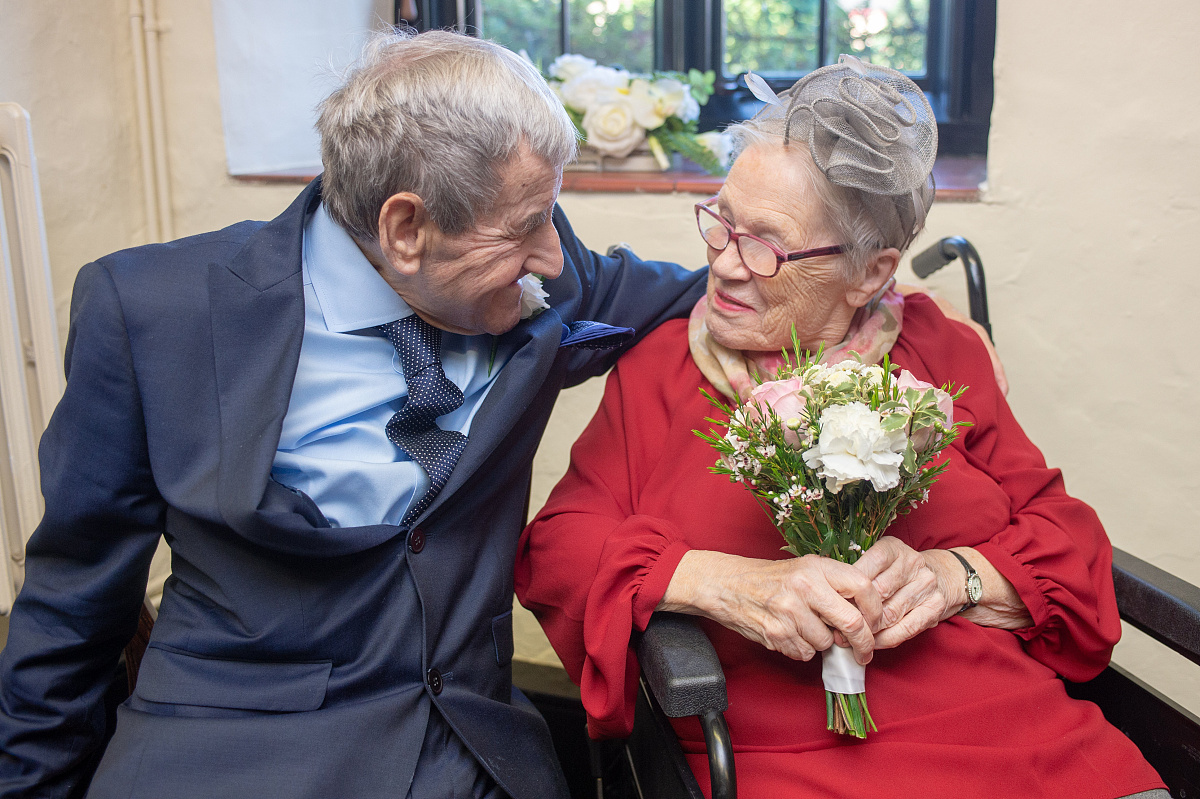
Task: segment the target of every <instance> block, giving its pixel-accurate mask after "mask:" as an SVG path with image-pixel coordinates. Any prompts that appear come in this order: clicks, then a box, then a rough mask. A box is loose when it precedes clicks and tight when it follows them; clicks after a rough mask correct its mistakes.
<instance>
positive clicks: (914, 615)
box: [854, 535, 967, 649]
mask: <svg viewBox="0 0 1200 799" xmlns="http://www.w3.org/2000/svg"><path fill="white" fill-rule="evenodd" d="M938 551H940V550H938ZM927 554H928V553H924V552H917V551H916V550H915V549H913V548H912V547H910V546H909V545H908V544H905V543H904V542H903V541H901V540H900V539H899V538H895V537H893V536H890V535H887V536H884V537H882V538H880V539H879V540H878V541H876V542H875V544H874V545H873V546H872V547H871V548H870V549H868V550H867V551H866V552H865V553H863V556H862V557H861V558H859V559H858V562H857V563H855V564H854V567H855V568H856V569H858V570H860V571H861V572H862V573H863V574H864V575H866V576H867V577H869V578H870V579H871V581H872V584H873V585H874V586H875V590H876V591H878V592H879V596H880V597H881V598H882V599H883V620H882V623H881V624H880V628H879V631H878V632H877V633H876V634H875V648H876V649H890V648H892V647H894V646H898V645H900V644H902V643H904V642H905V641H907V640H909V639H910V638H913V637H914V636H916V635H917V634H918V633H921V632H924V631H925V630H928V629H929V628H930V627H933V626H934V625H936V624H938V623H939V622H941V621H942V620H943V619H947V618H949V617H950V616H953V615H954V614H955V613H956V612H958V609H959V608H960V607H962V605H963V604H965V603H966V601H967V600H966V579H965V575H964V579H963V580H962V581H961V582H962V583H963V585H962V594H963V596H962V597H961V598H960V597H958V596H957V595H956V594H955V593H954V592H953V591H952V588H953V585H954V584H953V582H952V581H951V580H950V579H949V577H948V576H939V573H938V571H935V570H934V568H933V567H931V565H930V560H929V558H927V557H926V555H927ZM947 556H948V557H950V558H951V559H953V556H951V555H949V554H948V553H947ZM956 562H957V561H956ZM933 563H934V565H935V566H938V567H939V568H940V565H941V564H940V563H939V562H938V561H937V560H934V561H933ZM959 571H962V567H961V566H959Z"/></svg>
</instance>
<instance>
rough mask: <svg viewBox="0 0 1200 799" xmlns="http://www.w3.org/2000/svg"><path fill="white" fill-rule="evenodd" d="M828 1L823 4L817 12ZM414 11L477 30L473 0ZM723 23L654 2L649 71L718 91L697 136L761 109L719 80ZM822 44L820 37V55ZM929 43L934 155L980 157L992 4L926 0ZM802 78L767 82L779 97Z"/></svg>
mask: <svg viewBox="0 0 1200 799" xmlns="http://www.w3.org/2000/svg"><path fill="white" fill-rule="evenodd" d="M830 1H831V0H821V2H822V8H823V7H824V4H825V3H826V2H830ZM400 6H401V0H396V2H395V8H396V17H395V18H396V19H397V20H399V18H400V17H399V10H400ZM416 6H417V10H418V14H419V17H418V20H417V22H416V25H415V27H417V29H418V30H430V29H433V28H454V27H459V28H460V29H462V30H465V31H467V32H471V31H474V30H478V16H477V10H476V2H475V0H416ZM460 9H461V11H462V13H463V19H462V20H461V21H460V20H459V11H460ZM823 17H824V15H823V14H822V18H823ZM724 19H725V17H724V9H723V3H722V0H656V2H655V17H654V22H655V24H654V39H655V47H654V50H655V52H654V64H655V67H656V68H657V69H671V70H679V71H681V72H686V71H687V70H688V69H691V68H696V69H700V70H713V71H714V72H715V73H716V76H717V81H716V87H715V89H716V92H715V94H714V95H713V97H712V98H710V99H709V101H708V104H707V105H705V107H704V108H703V109H702V110H701V114H700V128H701V129H702V130H712V129H716V128H721V127H723V126H724V125H726V124H728V123H730V122H734V121H737V120H741V119H746V118H748V117H750V116H752V115H753V114H754V112H755V111H756V110H757V109H758V107H759V105H761V104H760V103H759V102H758V101H757V100H755V99H754V97H753V96H752V95H751V94H750V92H749V90H748V89H746V88H745V83H744V82H742V81H740V80H739V79H736V78H727V77H726V76H725V74H724V61H723V54H724V40H725V30H724ZM567 31H568V25H567V24H566V18H565V13H564V18H563V24H562V25H560V33H559V35H560V41H561V43H562V45H563V46H564V51H565V50H566V47H565V44H566V37H567ZM822 33H823V32H822ZM824 39H825V37H824V36H823V35H820V40H821V42H822V44H821V47H822V50H823V49H824ZM927 42H928V44H927V51H926V71H925V75H924V76H921V77H915V78H914V81H915V82H916V83H917V85H918V86H920V87H921V88H922V89H923V90H924V91H925V94H926V96H927V97H928V98H929V102H930V105H931V106H933V110H934V114H935V115H936V116H937V119H938V138H939V146H938V152H939V154H942V155H986V153H987V140H988V131H989V127H990V122H991V113H992V96H993V79H992V62H993V59H994V56H995V49H996V0H929V29H928V31H927ZM803 74H804V73H796V74H795V75H789V76H787V77H786V78H779V79H775V80H772V81H770V82H771V83H772V84H773V86H774V88H776V89H777V90H782V89H785V88H787V87H788V86H789V85H791V83H792V82H794V81H795V80H798V79H799V78H801V77H802V76H803Z"/></svg>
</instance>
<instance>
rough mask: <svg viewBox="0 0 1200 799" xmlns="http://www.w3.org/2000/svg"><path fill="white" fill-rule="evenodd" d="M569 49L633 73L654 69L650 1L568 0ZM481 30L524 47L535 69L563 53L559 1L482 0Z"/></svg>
mask: <svg viewBox="0 0 1200 799" xmlns="http://www.w3.org/2000/svg"><path fill="white" fill-rule="evenodd" d="M569 1H570V7H569V8H570V14H569V15H568V18H569V20H570V27H569V30H568V35H569V39H570V45H569V46H570V50H569V51H570V52H573V53H579V54H580V55H585V56H588V57H589V58H594V59H596V61H598V62H599V63H601V64H607V65H609V66H622V67H624V68H625V69H628V70H631V71H634V72H649V71H650V70H651V69H653V68H654V0H582V2H581V0H569ZM480 6H481V8H482V11H483V13H482V20H481V24H480V28H481V35H483V36H485V37H487V38H488V39H492V40H493V41H497V42H499V43H500V44H503V45H504V46H505V47H508V48H509V49H511V50H515V51H520V50H524V51H525V52H527V53H528V54H529V57H530V59H531V60H532V61H533V63H534V64H536V65H537V66H538V67H539V68H540V69H542V70H545V68H546V67H547V66H549V65H550V62H551V61H553V60H554V59H555V58H557V57H558V56H560V55H562V53H563V51H562V46H561V45H562V42H561V39H560V36H559V25H560V21H561V19H562V0H487V2H486V3H481V4H480Z"/></svg>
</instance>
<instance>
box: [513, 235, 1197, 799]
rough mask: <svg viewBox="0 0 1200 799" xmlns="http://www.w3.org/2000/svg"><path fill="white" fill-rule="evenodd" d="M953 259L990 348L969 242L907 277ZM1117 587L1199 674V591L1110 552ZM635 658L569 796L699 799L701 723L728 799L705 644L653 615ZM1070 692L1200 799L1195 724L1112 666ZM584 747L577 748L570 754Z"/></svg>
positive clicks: (1133, 613) (716, 667) (564, 741)
mask: <svg viewBox="0 0 1200 799" xmlns="http://www.w3.org/2000/svg"><path fill="white" fill-rule="evenodd" d="M955 259H961V260H962V262H963V266H964V268H965V270H966V273H967V290H968V302H969V310H970V314H971V318H972V319H974V320H975V321H976V322H978V323H979V324H980V325H982V326H983V327H984V329H985V330H987V332H988V335H989V336H990V335H991V325H990V323H989V318H988V309H987V292H986V287H985V283H984V276H983V264H982V262H981V260H980V258H979V253H978V252H976V250H975V248H974V247H973V246H971V243H970V242H968V241H967V240H966V239H963V238H960V237H951V238H945V239H942V240H941V241H939V242H938V243H937V244H935V245H934V246H933V247H931V248H929V249H928V250H926V251H924V252H922V253H920V254H919V255H917V256H915V257H914V258H913V271H914V272H916V274H917V275H918V277H921V278H925V277H928V276H929V275H930V274H932V273H933V272H935V271H937V270H938V269H940V268H941V267H942V266H945V265H946V264H948V263H950V262H951V261H953V260H955ZM1113 579H1114V583H1115V586H1116V595H1117V605H1118V608H1119V609H1120V613H1121V618H1122V619H1123V620H1124V621H1126V622H1127V623H1128V624H1130V625H1132V626H1133V627H1135V628H1137V629H1139V630H1141V631H1143V632H1145V633H1146V634H1148V635H1149V636H1151V637H1152V638H1154V639H1155V640H1157V641H1159V642H1160V643H1162V644H1165V645H1166V646H1168V647H1170V648H1171V649H1173V650H1175V651H1176V652H1179V653H1180V654H1181V655H1183V656H1184V657H1186V658H1187V659H1189V660H1190V661H1192V662H1193V663H1196V664H1200V588H1198V587H1197V586H1194V585H1192V584H1190V583H1188V582H1186V581H1184V580H1181V579H1179V578H1178V577H1175V576H1173V575H1171V574H1169V573H1167V572H1165V571H1163V570H1162V569H1159V568H1158V567H1156V566H1153V565H1151V564H1149V563H1146V562H1145V561H1143V560H1140V559H1139V558H1136V557H1134V556H1133V555H1130V554H1129V553H1127V552H1124V551H1122V550H1120V549H1114V550H1113ZM637 652H638V658H639V661H640V663H641V669H642V677H641V682H640V685H639V687H638V699H637V710H636V721H635V724H634V730H633V733H632V734H631V735H630V737H629V738H627V739H626V740H624V741H617V742H612V741H592V740H590V739H589V740H588V741H587V747H588V749H587V751H588V755H587V756H586V758H587V761H586V762H587V764H588V765H587V766H586V768H587V769H588V771H589V772H590V775H589V778H588V779H586V780H575V783H576V784H577V785H580V786H586V787H585V788H581V789H579V790H577V791H576V793H577V795H579V796H581V797H582V796H585V795H588V796H595V797H597V799H626V797H629V798H631V799H632V797H637V799H644V797H656V798H663V799H673V798H674V797H678V798H679V799H703V796H704V795H703V793H702V792H701V790H700V786H699V783H698V782H697V780H696V777H695V775H694V774H693V773H692V771H691V769H690V768H689V766H688V763H687V761H686V759H685V758H684V754H683V750H682V748H681V747H680V745H679V741H678V740H677V739H676V737H675V732H674V729H673V728H672V727H671V723H670V718H672V717H675V718H678V717H683V716H698V717H699V719H700V723H701V726H702V728H703V730H704V736H705V741H706V743H707V748H708V753H709V776H710V782H711V794H712V797H713V799H735V797H736V796H737V775H736V769H735V767H734V759H733V748H732V743H731V741H730V738H729V730H728V727H727V726H726V724H725V719H724V715H723V713H724V711H725V710H726V709H727V708H728V698H727V695H726V691H725V675H724V673H723V672H722V670H721V664H720V661H719V660H718V659H717V655H716V652H715V650H714V649H713V647H712V644H711V643H710V642H709V640H708V638H707V636H706V635H705V634H704V632H703V631H702V630H701V629H700V627H699V626H697V625H696V624H695V621H694V620H693V619H692V618H690V617H688V616H681V615H677V614H671V613H661V612H660V613H656V614H654V616H653V617H652V618H651V621H650V624H649V626H648V627H647V628H646V630H645V632H644V633H643V634H642V635H641V637H640V640H639V641H638V642H637ZM518 682H520V681H518ZM531 687H532V686H531ZM1066 687H1067V691H1068V693H1069V694H1070V695H1072V696H1074V697H1076V698H1078V699H1087V700H1089V701H1092V702H1095V703H1096V704H1097V705H1098V706H1099V707H1100V709H1101V711H1102V712H1103V713H1104V715H1105V717H1106V718H1107V719H1108V720H1109V722H1110V723H1112V724H1113V725H1114V726H1116V727H1117V728H1118V729H1120V730H1121V731H1122V732H1123V733H1125V735H1126V736H1128V737H1129V738H1130V739H1131V740H1132V741H1133V742H1134V743H1135V744H1136V745H1137V746H1138V748H1139V749H1140V750H1141V751H1142V754H1143V755H1144V756H1145V758H1146V759H1147V760H1148V761H1149V762H1150V764H1151V765H1153V766H1154V767H1155V768H1156V769H1157V770H1158V772H1159V774H1160V775H1161V776H1162V778H1163V780H1164V782H1166V784H1167V786H1168V788H1169V789H1170V792H1171V795H1172V796H1173V797H1177V799H1186V798H1187V797H1200V717H1197V716H1196V715H1195V714H1193V713H1191V712H1190V711H1188V710H1187V709H1185V708H1183V707H1182V706H1180V705H1179V704H1178V703H1176V702H1175V701H1173V700H1171V699H1170V698H1169V697H1167V696H1165V695H1163V694H1162V693H1160V692H1159V691H1157V690H1155V689H1154V688H1152V687H1151V686H1149V685H1147V684H1146V683H1145V682H1143V681H1142V680H1140V679H1138V678H1137V677H1136V676H1134V675H1132V674H1130V673H1129V672H1128V671H1126V670H1125V669H1123V668H1121V667H1120V666H1117V665H1110V666H1109V667H1108V668H1107V669H1105V670H1104V672H1103V673H1102V674H1101V675H1100V676H1098V677H1096V678H1095V679H1094V680H1091V681H1090V682H1086V683H1078V684H1073V683H1067V684H1066ZM531 698H533V699H534V701H535V704H538V705H539V706H540V707H542V709H543V711H544V712H545V711H546V710H547V709H549V710H551V711H552V712H554V713H557V714H558V718H559V719H560V720H564V718H565V717H564V716H563V713H564V709H566V708H571V707H572V705H571V700H563V699H561V698H560V699H557V700H555V701H557V702H558V705H557V706H555V707H553V708H548V707H547V700H548V698H547V697H546V696H544V695H540V694H539V693H538V692H537V690H536V688H534V690H533V692H532V693H531ZM575 701H576V702H577V700H575ZM567 716H568V717H569V718H571V719H572V721H571V722H570V723H569V724H567V725H566V726H564V725H562V724H561V723H560V724H558V725H556V724H554V723H553V721H552V728H553V727H556V726H557V727H558V729H556V730H555V732H556V733H557V734H558V738H559V741H557V743H559V745H560V747H561V748H560V754H562V753H563V752H566V751H567V750H569V749H570V748H571V744H570V742H569V741H568V739H572V738H575V737H577V736H578V735H579V734H580V733H581V732H582V730H581V729H580V725H579V721H580V719H581V715H580V714H579V712H578V710H574V711H573V712H568V713H567ZM571 725H574V726H573V728H572V726H571ZM581 744H582V742H581V741H578V740H576V741H575V748H576V749H577V750H578V749H580V747H581ZM570 760H571V758H570V757H567V758H564V761H565V762H564V766H565V768H567V770H568V777H569V778H570V777H571V774H570V771H571V770H572V768H574V769H575V770H576V771H578V769H579V768H580V767H581V766H583V762H582V761H583V757H581V756H580V755H578V754H577V755H576V756H575V757H574V763H572V762H568V761H570ZM593 790H594V793H593V792H592V791H593Z"/></svg>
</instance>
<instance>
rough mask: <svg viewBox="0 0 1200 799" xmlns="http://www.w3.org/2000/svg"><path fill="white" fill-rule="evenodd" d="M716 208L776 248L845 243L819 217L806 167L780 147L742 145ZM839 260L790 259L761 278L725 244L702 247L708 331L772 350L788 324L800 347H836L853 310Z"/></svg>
mask: <svg viewBox="0 0 1200 799" xmlns="http://www.w3.org/2000/svg"><path fill="white" fill-rule="evenodd" d="M804 157H807V156H804ZM716 210H717V211H718V213H720V215H721V216H722V217H724V219H725V220H726V221H727V222H729V224H730V225H732V226H733V229H734V230H735V231H737V232H738V233H751V234H753V235H755V236H758V237H760V238H763V239H766V240H767V241H769V242H771V243H772V244H774V245H775V246H776V247H778V248H779V249H781V250H783V251H784V252H794V251H796V250H806V249H810V248H815V247H824V246H827V245H835V244H845V243H846V242H841V241H836V240H835V236H834V234H833V232H832V231H831V229H830V228H829V226H828V223H827V222H826V221H825V209H824V208H823V207H821V203H820V200H818V199H817V197H816V194H815V192H814V191H813V190H812V186H811V179H810V177H809V172H808V170H807V169H806V168H805V167H804V165H803V164H801V163H799V159H798V158H797V155H796V153H794V152H789V153H786V154H785V151H784V149H783V147H782V146H775V145H769V144H760V145H754V146H751V147H749V148H747V149H746V150H745V152H743V153H742V154H741V156H740V157H739V158H738V159H737V161H735V162H734V164H733V168H732V169H731V170H730V172H729V177H728V178H726V180H725V185H724V187H723V188H722V189H721V193H720V194H719V195H718V200H717V206H716ZM844 257H845V256H843V255H832V256H824V257H820V258H811V259H805V260H802V261H792V262H790V263H785V264H783V267H782V268H781V269H780V270H779V272H778V274H776V275H775V277H761V276H759V275H756V274H754V273H753V272H751V271H750V270H749V269H747V268H746V265H745V264H744V263H742V260H741V258H740V257H739V256H738V249H737V247H736V246H735V245H734V244H733V243H732V242H731V243H730V244H729V246H727V247H726V248H725V249H724V250H722V251H717V250H714V249H713V248H712V247H709V248H708V263H709V266H710V267H711V269H710V271H709V276H708V314H707V317H706V322H707V324H708V329H709V332H710V333H712V336H713V338H714V339H716V340H717V342H718V343H719V344H723V345H725V346H726V347H729V348H731V349H736V350H778V349H779V348H780V347H783V346H785V345H788V344H790V343H791V336H792V326H793V325H795V327H796V334H797V336H798V337H799V339H800V343H801V344H802V345H803V346H804V347H805V348H810V347H816V346H817V345H818V344H820V343H821V342H825V343H827V344H836V343H837V342H839V341H841V340H842V338H843V337H844V336H845V334H846V330H847V329H848V327H849V325H850V320H851V318H852V317H853V316H854V311H855V310H856V305H855V304H853V303H852V301H851V298H850V297H848V294H853V293H854V292H852V290H853V289H854V288H857V286H849V285H847V284H846V282H845V281H844V280H842V277H841V270H840V269H839V267H838V264H839V261H840V259H842V258H844ZM857 304H861V302H859V303H857Z"/></svg>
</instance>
